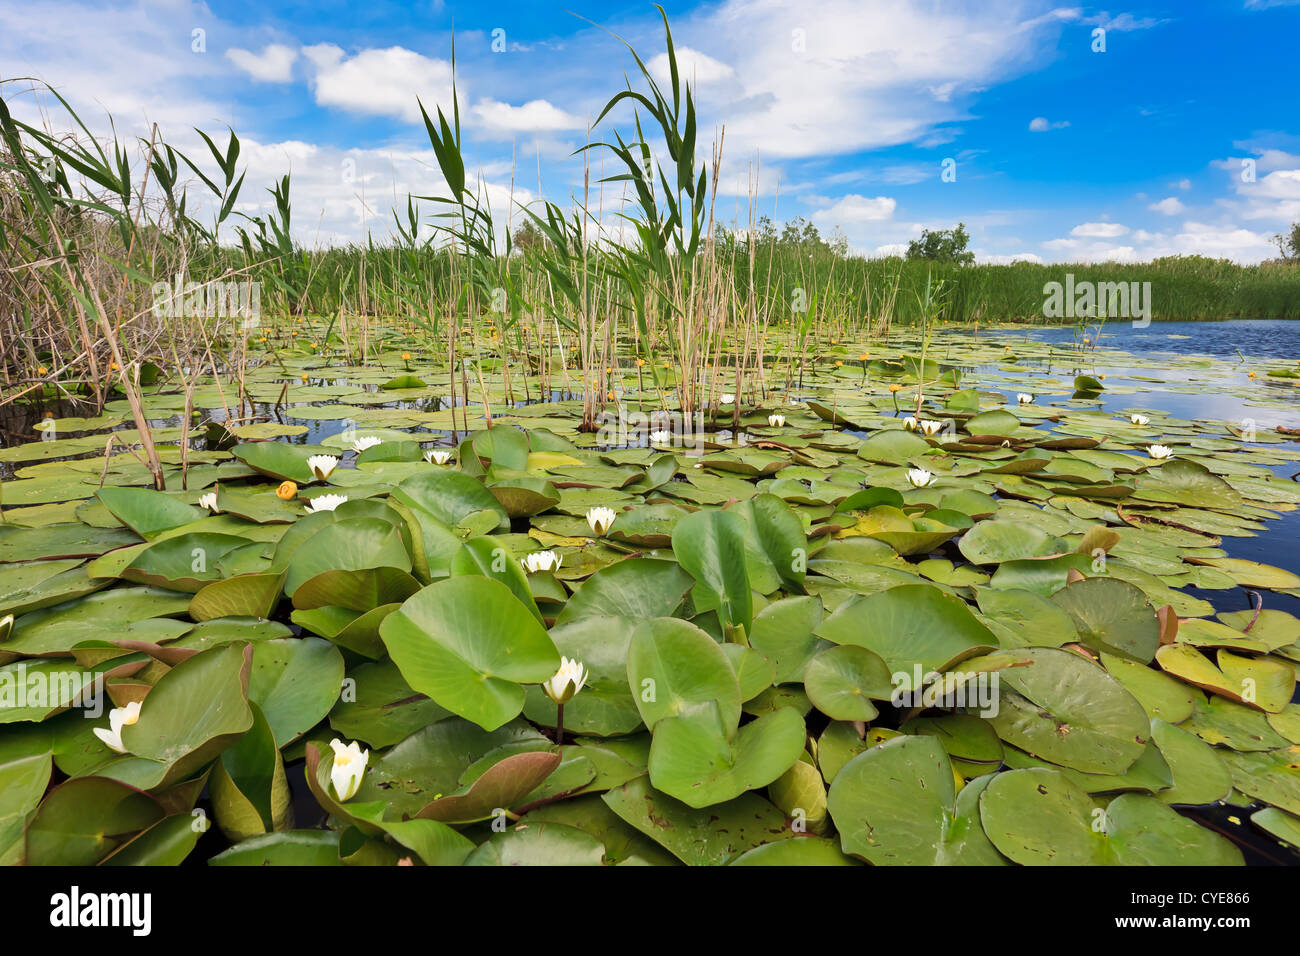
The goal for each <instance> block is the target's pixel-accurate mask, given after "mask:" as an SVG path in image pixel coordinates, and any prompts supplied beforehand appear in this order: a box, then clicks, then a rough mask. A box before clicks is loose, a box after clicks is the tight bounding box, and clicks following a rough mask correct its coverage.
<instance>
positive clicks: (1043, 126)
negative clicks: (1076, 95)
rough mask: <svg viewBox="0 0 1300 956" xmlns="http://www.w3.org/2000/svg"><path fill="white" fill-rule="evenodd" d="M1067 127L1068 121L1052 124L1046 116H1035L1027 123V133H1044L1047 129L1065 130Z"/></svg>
mask: <svg viewBox="0 0 1300 956" xmlns="http://www.w3.org/2000/svg"><path fill="white" fill-rule="evenodd" d="M1069 125H1070V121H1069V120H1061V121H1060V122H1057V123H1052V122H1049V121H1048V119H1047V117H1046V116H1035V117H1034V118H1033V119H1031V120H1030V121H1029V131H1030V132H1032V133H1046V132H1047V131H1048V130H1049V129H1065V127H1067V126H1069Z"/></svg>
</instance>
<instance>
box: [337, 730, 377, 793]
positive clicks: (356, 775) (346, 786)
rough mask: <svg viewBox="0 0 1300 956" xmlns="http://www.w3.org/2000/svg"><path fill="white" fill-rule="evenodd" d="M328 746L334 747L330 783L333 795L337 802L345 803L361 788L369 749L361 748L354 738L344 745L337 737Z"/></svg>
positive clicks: (368, 757)
mask: <svg viewBox="0 0 1300 956" xmlns="http://www.w3.org/2000/svg"><path fill="white" fill-rule="evenodd" d="M330 746H331V747H333V748H334V764H333V766H331V767H330V783H331V784H333V785H334V795H335V796H336V797H338V799H339V803H346V802H347V801H348V800H351V799H352V798H353V797H355V796H356V795H357V791H358V790H360V789H361V778H362V777H363V776H364V775H365V772H366V764H367V763H368V762H369V760H370V751H369V750H362V749H361V745H360V744H359V743H357V742H356V741H355V740H354V741H352V743H350V744H348V745H347V746H346V747H345V746H344V745H343V741H341V740H339V739H338V738H337V737H335V738H334V739H333V740H331V741H330Z"/></svg>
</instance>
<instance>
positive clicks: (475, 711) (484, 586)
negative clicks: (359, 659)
mask: <svg viewBox="0 0 1300 956" xmlns="http://www.w3.org/2000/svg"><path fill="white" fill-rule="evenodd" d="M379 633H380V636H381V637H382V638H383V641H384V644H385V645H386V646H387V647H388V651H389V653H390V654H391V655H392V657H393V660H394V661H395V662H396V663H397V666H398V668H399V669H400V670H401V672H402V676H403V678H405V679H406V681H407V683H409V684H410V685H411V687H412V688H414V689H415V690H416V691H419V692H420V693H423V694H426V695H428V696H429V697H430V698H432V699H433V700H435V701H437V702H438V703H439V704H440V705H442V706H443V707H446V708H447V709H448V710H450V711H452V712H453V713H456V714H460V715H461V716H462V717H465V718H467V719H469V720H472V721H474V722H475V723H477V724H479V725H480V726H481V727H484V728H485V729H487V730H494V729H496V728H497V727H500V726H501V725H503V724H505V723H506V722H507V721H509V720H510V719H511V718H513V717H515V716H517V715H518V714H519V712H520V711H521V710H522V709H523V705H524V688H523V687H522V686H521V685H522V684H539V683H541V682H542V681H544V680H548V679H549V678H550V677H551V676H553V675H554V674H555V671H556V670H557V669H558V668H559V666H560V655H559V653H558V652H557V651H556V649H555V645H554V644H553V643H552V642H551V639H550V638H549V637H548V636H547V634H546V631H545V630H544V629H543V628H542V625H541V624H540V623H538V621H537V619H536V618H535V617H534V616H533V615H532V614H531V613H529V611H528V610H527V609H526V608H525V607H524V606H523V605H522V604H521V603H520V602H519V601H518V600H517V599H516V598H515V596H514V595H513V594H512V593H511V592H510V589H509V588H507V587H506V586H505V585H504V584H501V583H500V582H499V581H493V580H491V579H489V578H485V577H478V576H473V575H470V576H465V577H456V578H450V579H448V580H445V581H440V582H438V583H436V584H432V585H430V586H429V587H427V588H425V589H423V590H422V591H420V592H418V593H417V594H415V595H413V596H412V597H410V598H408V599H407V601H406V602H405V603H404V604H403V605H402V607H401V609H400V610H398V611H395V612H394V613H392V614H390V615H389V616H388V617H386V618H385V619H384V622H383V624H382V625H380V629H379Z"/></svg>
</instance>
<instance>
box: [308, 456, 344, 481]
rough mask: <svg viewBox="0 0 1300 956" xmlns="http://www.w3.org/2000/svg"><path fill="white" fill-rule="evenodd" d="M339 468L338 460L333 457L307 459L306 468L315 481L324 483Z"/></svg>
mask: <svg viewBox="0 0 1300 956" xmlns="http://www.w3.org/2000/svg"><path fill="white" fill-rule="evenodd" d="M338 466H339V460H338V459H337V458H335V457H334V456H333V455H312V456H311V457H310V458H308V459H307V467H308V468H310V469H311V473H312V474H313V475H315V476H316V480H317V481H324V480H325V479H326V478H328V477H329V476H330V475H331V474H332V473H333V471H334V469H335V468H337V467H338Z"/></svg>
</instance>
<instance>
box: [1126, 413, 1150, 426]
mask: <svg viewBox="0 0 1300 956" xmlns="http://www.w3.org/2000/svg"><path fill="white" fill-rule="evenodd" d="M1128 420H1129V421H1131V422H1132V423H1133V424H1134V425H1150V424H1151V419H1149V418H1147V417H1146V416H1145V415H1136V414H1135V415H1130V416H1129V417H1128Z"/></svg>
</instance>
